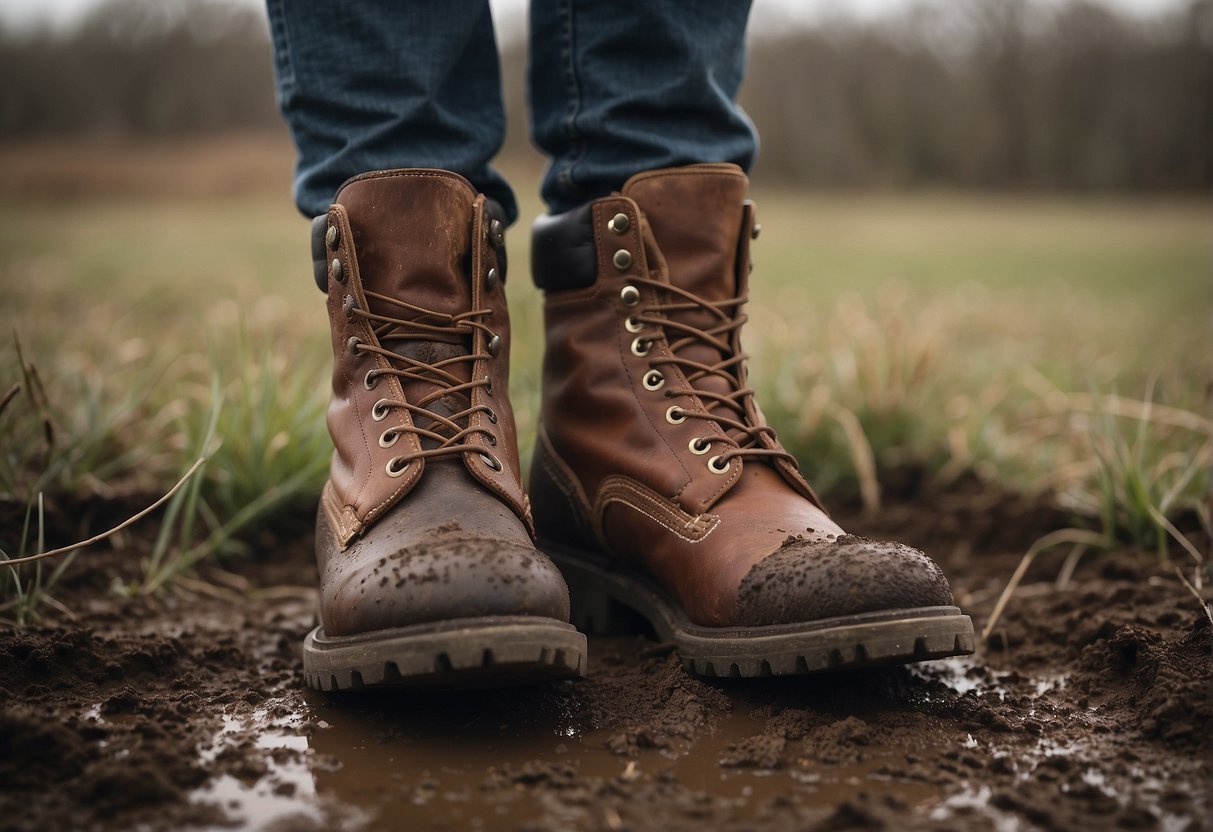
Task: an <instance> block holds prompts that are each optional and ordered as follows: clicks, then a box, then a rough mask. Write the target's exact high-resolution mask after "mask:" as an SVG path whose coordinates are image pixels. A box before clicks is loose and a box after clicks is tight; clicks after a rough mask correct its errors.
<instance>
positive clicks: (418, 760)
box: [194, 639, 1094, 832]
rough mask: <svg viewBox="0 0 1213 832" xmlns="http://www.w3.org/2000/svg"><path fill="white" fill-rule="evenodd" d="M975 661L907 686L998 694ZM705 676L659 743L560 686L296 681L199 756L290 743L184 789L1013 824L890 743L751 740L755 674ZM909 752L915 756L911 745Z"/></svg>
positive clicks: (624, 645)
mask: <svg viewBox="0 0 1213 832" xmlns="http://www.w3.org/2000/svg"><path fill="white" fill-rule="evenodd" d="M629 646H630V645H629V642H628V641H627V640H624V639H594V640H592V648H593V650H592V653H591V655H604V654H605V655H608V656H610V655H613V654H614V655H616V656H617V655H618V652H619V651H620V650H622V651H623V652H627V651H628V648H629ZM976 667H977V665H976V664H975V663H974V661H973V660H971V659H956V660H948V661H941V662H934V663H932V664H931V665H928V666H924V667H923V668H916V669H914V670H913V671H912V672H911V674H910V684H911V686H915V685H916V686H917V687H918V688H919V689H918V690H916V691H915V692H914V694H913V696H914V698H918V699H920V700H921V701H923V702H928V701H930V700H931V697H932V694H934V695H935V696H939V695H940V691H939V689H938V687H939V686H938V685H935V686H934V687H932V684H931V683H932V681H937V682H940V683H942V685H943V686H944V688H945V689H946V693H945V694H944V695H945V696H948V695H965V694H973V695H976V696H991V697H995V698H997V699H999V700H1000V701H1002V700H1005V699H1006V697H1007V696H1008V695H1009V693H1010V691H1009V690H1008V689H1006V688H1005V687H1003V686H1001V685H999V684H986V683H984V682H982V681H980V679H978V678H975V677H979V676H980V675H981V674H980V673H975V672H974V669H975V668H976ZM604 670H609V668H604V667H602V666H601V665H598V666H596V665H595V663H593V662H592V663H591V666H590V675H591V678H593V676H594V674H596V673H602V672H604ZM818 681H821V680H818ZM1062 683H1063V677H1061V676H1057V675H1054V676H1052V677H1049V678H1041V679H1032V680H1029V681H1028V683H1027V686H1028V687H1029V688H1030V689H1031V690H1032V691H1034V694H1035V695H1037V696H1039V695H1042V694H1043V693H1045V692H1047V691H1050V690H1052V689H1054V688H1055V687H1058V686H1059V685H1061V684H1062ZM813 684H814V683H813V682H808V683H807V685H808V686H813ZM719 687H720V688H721V689H720V694H721V695H722V696H723V701H720V702H718V703H717V704H718V705H720V706H721V707H720V709H719V713H718V714H717V718H716V720H715V721H714V724H713V725H712V727H711V728H710V729H708V730H706V731H704V732H702V733H701V734H700V735H698V736H696V737H694V738H693V739H684V738H678V737H673V738H667V739H665V740H663V739H660V738H654V737H652V736H650V735H648V734H647V733H643V729H642V733H640V734H639V735H638V738H639V742H637V743H636V744H626V743H625V744H622V745H621V743H620V742H619V736H620V735H619V734H618V733H617V732H615V731H613V730H611V729H610V728H602V727H594V726H592V725H587V720H586V719H585V717H584V715H583V714H581V713H578V712H577V711H576V709H575V706H576V697H575V688H576V686H575V685H565V686H561V687H559V688H557V689H555V690H548V691H545V692H544V695H541V696H540V697H539V698H538V699H537V698H536V692H535V691H534V690H527V689H520V690H507V691H497V692H488V693H478V692H456V693H445V694H433V693H427V694H403V693H400V692H396V693H393V692H384V693H371V694H361V695H358V694H355V695H352V696H350V695H347V696H341V695H327V694H320V693H314V692H307V693H305V694H304V695H303V696H302V697H301V698H299V699H298V700H296V701H295V702H294V703H293V704H295V705H296V706H297V707H298V710H297V711H296V712H294V713H287V712H285V711H284V708H285V707H286V706H287V705H288V704H291V703H287V702H285V701H280V702H277V703H274V707H273V708H261V709H258V710H257V711H256V712H254V713H253V714H252V715H251V717H248V718H245V719H237V718H233V717H224V721H223V725H222V727H221V728H220V730H219V731H218V732H217V733H216V735H215V738H214V741H213V742H212V743H211V744H210V745H209V746H208V747H206V748H205V749H204V750H203V752H202V753H201V754H200V760H199V762H200V763H201V764H202V765H204V766H206V765H208V764H210V763H211V762H212V761H213V760H214V759H215V757H216V756H217V755H218V754H221V753H224V749H225V747H226V746H228V745H229V744H232V743H235V744H236V745H240V744H244V745H248V744H249V743H252V745H253V746H254V747H255V748H258V749H264V750H268V751H270V752H273V751H275V750H292V751H296V752H301V753H300V754H292V755H285V756H284V755H279V759H278V760H275V759H274V755H273V754H272V753H271V754H270V755H269V760H268V763H267V766H266V769H265V770H264V772H263V773H261V776H258V777H256V778H246V780H241V779H240V778H239V777H237V776H233V775H230V774H229V775H224V776H223V777H221V778H220V779H218V780H217V781H214V782H212V783H209V784H208V785H207V786H206V787H204V788H203V789H200V790H198V791H197V792H196V793H195V794H194V799H195V800H198V801H202V802H217V803H218V804H220V805H221V806H222V807H223V809H224V810H225V811H226V812H227V813H228V815H229V818H231V819H239V822H240V823H241V825H242V826H244V827H245V828H249V829H274V828H282V826H283V825H284V824H285V823H287V822H288V821H289V822H292V823H299V822H301V821H304V820H312V821H316V822H320V821H322V820H323V819H324V818H326V817H330V816H331V815H332V813H333V812H334V811H337V810H340V811H341V813H342V814H343V816H344V819H345V822H346V823H347V825H350V826H355V827H357V828H359V829H365V830H369V831H371V832H373V831H374V830H388V829H392V830H394V829H398V828H399V824H400V819H401V818H408V819H409V821H410V823H412V824H416V828H420V829H515V828H526V827H527V824H528V823H529V822H532V821H536V820H537V819H541V818H544V817H548V818H552V817H553V816H554V817H557V818H560V819H562V820H564V821H567V822H569V823H577V822H582V821H585V820H590V819H593V818H594V817H595V816H597V819H598V820H600V821H601V822H602V823H603V824H605V826H606V827H607V828H608V829H622V828H624V826H625V825H626V824H625V821H624V817H623V815H622V814H621V813H620V812H619V811H618V810H615V809H612V808H610V807H595V806H590V805H585V806H582V807H580V808H576V802H575V801H574V803H573V804H572V805H571V806H570V805H564V806H562V805H560V801H553V800H552V795H553V793H556V794H559V793H560V792H562V791H566V790H569V789H572V788H573V787H574V785H575V784H578V783H586V782H591V783H594V784H596V785H597V786H598V787H599V788H607V789H615V790H618V791H622V792H626V790H627V789H628V787H629V786H630V785H631V784H634V783H640V782H645V783H650V784H668V785H674V786H676V787H677V788H678V789H679V790H680V791H681V790H685V791H686V792H687V793H689V794H692V795H694V794H698V795H701V796H702V798H701V802H702V803H703V804H704V805H705V807H709V806H710V807H711V809H712V810H713V811H720V810H721V809H727V810H728V811H729V813H730V815H731V816H733V817H735V818H737V819H740V820H745V819H749V820H755V819H759V818H760V817H761V816H762V815H763V813H764V812H765V811H769V809H770V807H771V806H773V805H775V806H779V807H781V808H785V809H795V810H797V811H798V812H807V813H813V812H818V813H828V812H829V811H830V810H832V809H833V808H834V807H837V806H838V805H839V804H840V803H841V804H845V803H846V802H847V801H851V800H856V799H869V798H871V797H873V796H875V797H878V798H879V799H880V800H882V801H883V802H885V803H887V804H889V805H894V806H905V807H907V808H909V809H910V810H911V811H912V812H913V813H915V814H920V815H926V816H928V817H930V818H932V819H934V820H939V821H942V820H946V819H948V818H951V817H953V816H954V815H955V814H956V813H957V812H962V813H963V812H973V811H980V812H981V813H982V814H983V815H984V816H985V817H987V818H988V819H990V820H991V821H992V822H993V823H994V828H996V829H999V830H1006V831H1007V832H1013V830H1017V829H1019V828H1021V827H1020V823H1019V820H1018V818H1017V817H1016V816H1014V815H1012V814H1009V813H1006V812H1002V811H1000V810H998V809H996V808H994V807H992V806H991V805H990V797H991V790H990V789H989V788H988V787H984V786H980V785H978V784H974V783H969V782H967V781H964V782H962V783H960V784H948V783H944V782H941V781H939V780H938V779H936V778H929V777H925V776H923V774H922V773H921V772H915V771H912V770H910V769H907V768H906V767H905V763H906V760H907V748H905V747H896V746H893V745H884V744H880V743H872V742H869V741H867V740H862V741H861V745H862V746H863V748H864V753H863V754H862V755H860V756H854V757H852V758H850V759H847V760H838V759H834V758H832V757H831V756H830V755H829V754H826V755H821V754H819V753H814V751H813V749H811V748H810V747H808V746H805V745H804V744H803V743H802V744H800V746H798V745H797V744H796V743H789V742H788V740H787V737H786V735H785V736H782V737H775V738H773V739H771V740H769V741H765V740H762V739H758V741H757V742H756V741H755V740H756V738H763V737H764V736H766V735H767V733H768V732H767V729H768V724H769V722H770V718H769V716H768V712H769V707H764V706H763V705H762V704H760V703H756V702H755V701H754V700H755V696H754V693H755V691H754V687H755V686H753V685H748V684H744V683H743V684H742V685H736V684H734V685H730V684H729V683H724V684H722V685H720V686H719ZM768 687H769V686H768ZM784 687H787V686H786V685H785V686H784ZM730 688H732V689H730ZM758 698H759V699H762V698H764V697H762V696H761V695H760V696H759V697H758ZM271 712H272V713H275V714H276V715H275V716H270V715H269V714H270V713H271ZM961 746H962V747H963V748H965V749H974V748H977V747H978V742H977V740H975V739H974V738H973V737H972V735H971V734H970V735H967V736H966V737H965V739H964V741H963V742H962V743H961ZM612 749H615V750H612ZM1048 753H1063V750H1062V749H1053V750H1051V751H1048V752H1046V751H1043V750H1042V751H1041V752H1040V754H1039V756H1045V755H1046V754H1048ZM909 758H910V759H911V760H914V759H916V758H915V757H914V755H913V754H912V753H910V754H909ZM1091 776H1094V775H1091ZM957 786H959V790H958V789H957ZM536 787H545V788H536Z"/></svg>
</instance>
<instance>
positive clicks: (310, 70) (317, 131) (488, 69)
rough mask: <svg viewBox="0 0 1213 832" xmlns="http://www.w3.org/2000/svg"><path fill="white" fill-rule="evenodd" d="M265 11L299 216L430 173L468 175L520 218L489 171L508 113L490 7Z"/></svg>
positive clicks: (438, 3) (470, 2)
mask: <svg viewBox="0 0 1213 832" xmlns="http://www.w3.org/2000/svg"><path fill="white" fill-rule="evenodd" d="M267 6H268V9H269V17H270V33H271V35H272V37H273V45H274V70H275V77H276V80H277V85H278V103H279V106H280V107H281V109H282V113H283V115H284V116H285V117H286V120H287V123H288V124H289V126H290V129H291V135H292V136H293V137H294V140H295V145H296V147H297V148H298V151H299V155H298V160H297V163H296V178H295V202H296V204H297V205H298V206H299V210H300V211H301V212H302V213H303V214H304V215H305V216H307V217H309V218H310V217H315V216H319V215H320V214H323V213H324V212H325V211H326V210H327V209H328V206H329V202H330V201H331V200H332V198H333V195H334V194H335V193H336V192H337V188H338V187H339V186H340V185H341V183H342V182H344V181H345V180H347V179H349V178H350V177H352V176H356V175H358V174H360V173H365V172H367V171H373V170H385V169H389V168H399V167H415V168H417V167H426V168H441V169H444V170H450V171H454V172H455V173H459V174H461V175H463V176H464V177H466V178H467V179H468V180H469V181H470V182H471V183H472V185H473V186H474V187H475V188H476V189H477V190H478V191H480V192H482V193H484V194H486V195H487V196H489V197H490V198H492V199H494V200H496V201H497V202H498V203H500V204H501V206H502V207H503V208H504V209H505V212H506V216H507V217H508V219H509V220H510V221H513V220H514V219H515V218H516V215H517V208H516V206H515V202H514V196H513V194H512V193H511V191H510V188H509V186H508V185H507V184H506V182H505V179H504V178H502V176H501V174H500V173H498V172H497V171H496V170H494V169H493V168H492V166H491V165H490V164H489V163H490V160H491V159H492V158H493V156H494V155H495V154H496V152H497V150H498V149H499V148H500V147H501V142H502V139H503V137H504V134H505V111H504V107H503V105H502V99H501V73H500V69H499V62H498V57H497V45H496V41H495V39H494V34H493V21H492V18H491V17H490V15H489V5H488V2H487V0H463V2H458V0H424V1H422V0H408V2H401V1H400V0H362V2H358V3H338V2H332V0H267Z"/></svg>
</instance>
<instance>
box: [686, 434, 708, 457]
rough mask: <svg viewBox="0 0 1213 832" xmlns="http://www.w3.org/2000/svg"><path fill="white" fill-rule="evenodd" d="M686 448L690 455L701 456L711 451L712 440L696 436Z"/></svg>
mask: <svg viewBox="0 0 1213 832" xmlns="http://www.w3.org/2000/svg"><path fill="white" fill-rule="evenodd" d="M687 447H688V448H690V450H691V453H693V454H695V456H703V455H704V454H706V453H707V452H708V451H710V450H712V440H711V439H708V438H707V437H706V436H697V437H696V438H694V439H692V440H691V441H690V442H689V443H688V444H687Z"/></svg>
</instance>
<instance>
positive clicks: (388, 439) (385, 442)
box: [379, 428, 400, 448]
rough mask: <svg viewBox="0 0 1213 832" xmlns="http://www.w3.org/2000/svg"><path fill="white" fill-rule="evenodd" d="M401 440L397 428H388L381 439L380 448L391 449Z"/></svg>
mask: <svg viewBox="0 0 1213 832" xmlns="http://www.w3.org/2000/svg"><path fill="white" fill-rule="evenodd" d="M399 439H400V431H398V430H396V429H395V428H388V429H387V430H385V431H384V432H383V434H382V435H381V436H380V437H379V447H380V448H390V447H392V446H393V445H395V444H396V442H397V441H399Z"/></svg>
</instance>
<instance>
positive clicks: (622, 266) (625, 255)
mask: <svg viewBox="0 0 1213 832" xmlns="http://www.w3.org/2000/svg"><path fill="white" fill-rule="evenodd" d="M611 262H612V263H614V264H615V268H617V269H619V271H621V272H625V271H627V269H628V266H630V265H632V252H630V251H628V250H627V249H626V248H621V249H619V250H618V251H616V252H615V255H614V256H613V257H612V258H611Z"/></svg>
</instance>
